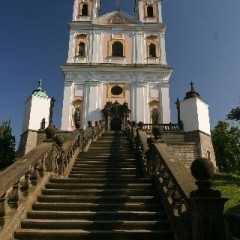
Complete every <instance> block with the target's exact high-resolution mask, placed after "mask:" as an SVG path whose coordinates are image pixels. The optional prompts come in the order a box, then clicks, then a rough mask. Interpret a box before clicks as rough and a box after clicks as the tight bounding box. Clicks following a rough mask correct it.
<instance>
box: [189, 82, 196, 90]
mask: <svg viewBox="0 0 240 240" xmlns="http://www.w3.org/2000/svg"><path fill="white" fill-rule="evenodd" d="M190 86H191V92H195V90H194V83H193V82H192V81H191V83H190Z"/></svg>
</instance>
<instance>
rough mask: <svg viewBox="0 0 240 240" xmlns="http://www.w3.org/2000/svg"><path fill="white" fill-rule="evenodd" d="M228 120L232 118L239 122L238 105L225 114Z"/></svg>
mask: <svg viewBox="0 0 240 240" xmlns="http://www.w3.org/2000/svg"><path fill="white" fill-rule="evenodd" d="M227 119H228V120H234V121H237V122H239V123H240V107H236V108H233V109H232V110H231V112H230V113H229V114H228V115H227Z"/></svg>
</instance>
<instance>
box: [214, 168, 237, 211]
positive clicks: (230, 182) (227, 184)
mask: <svg viewBox="0 0 240 240" xmlns="http://www.w3.org/2000/svg"><path fill="white" fill-rule="evenodd" d="M211 180H212V183H213V185H212V188H214V189H217V190H219V191H221V193H222V196H223V197H226V198H229V200H228V201H227V202H226V203H225V206H224V213H227V214H239V215H240V173H239V174H231V173H218V174H216V175H215V176H214V177H213V178H212V179H211Z"/></svg>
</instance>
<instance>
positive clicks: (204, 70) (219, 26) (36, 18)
mask: <svg viewBox="0 0 240 240" xmlns="http://www.w3.org/2000/svg"><path fill="white" fill-rule="evenodd" d="M115 8H116V1H114V0H111V1H110V0H102V7H101V13H100V14H101V15H103V14H105V13H107V12H110V11H113V10H115ZM120 8H121V10H123V11H126V12H128V13H129V14H131V15H134V12H133V10H134V0H120ZM239 9H240V1H239V0H228V1H226V0H201V1H197V0H163V20H164V22H165V24H166V25H167V32H166V51H167V61H168V65H169V67H171V68H173V75H172V77H171V80H170V97H171V117H172V122H176V119H177V112H176V108H175V105H174V102H175V101H176V99H177V97H179V99H183V98H184V96H185V93H186V92H187V91H189V89H190V85H189V84H190V82H191V81H193V82H194V84H195V85H194V86H195V90H196V91H198V92H199V93H200V95H201V97H202V99H203V100H204V101H206V102H207V103H208V104H209V105H210V117H211V126H212V127H214V126H215V125H216V123H217V122H218V121H219V120H224V119H225V118H226V114H228V113H229V112H230V110H231V109H232V108H233V107H237V106H238V105H239V103H240V101H239V96H240V93H239V89H240V81H239V79H240V27H239V24H240V14H239ZM72 10H73V0H21V1H19V0H11V1H9V0H0V124H1V123H2V122H3V121H6V120H11V123H12V127H13V133H14V135H15V137H16V139H17V142H18V141H19V136H20V134H21V133H22V122H23V112H24V102H25V101H26V99H27V98H28V97H29V96H30V95H31V93H32V91H33V90H34V89H36V88H37V86H38V80H39V79H40V78H41V79H42V80H43V88H44V90H46V91H47V93H48V95H49V96H54V97H55V98H56V100H57V101H56V103H55V109H54V124H55V125H56V126H57V127H59V128H60V124H61V123H60V121H61V111H62V101H63V76H62V72H61V68H60V66H62V65H64V64H65V63H66V60H67V52H68V42H69V29H68V23H69V22H70V21H71V20H72Z"/></svg>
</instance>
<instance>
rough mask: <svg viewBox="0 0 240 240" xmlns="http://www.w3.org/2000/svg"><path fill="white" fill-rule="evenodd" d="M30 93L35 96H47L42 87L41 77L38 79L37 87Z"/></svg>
mask: <svg viewBox="0 0 240 240" xmlns="http://www.w3.org/2000/svg"><path fill="white" fill-rule="evenodd" d="M32 95H33V96H36V97H42V98H48V95H47V93H46V91H44V90H43V89H42V80H41V79H40V80H39V81H38V88H37V89H36V90H34V91H33V92H32Z"/></svg>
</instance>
